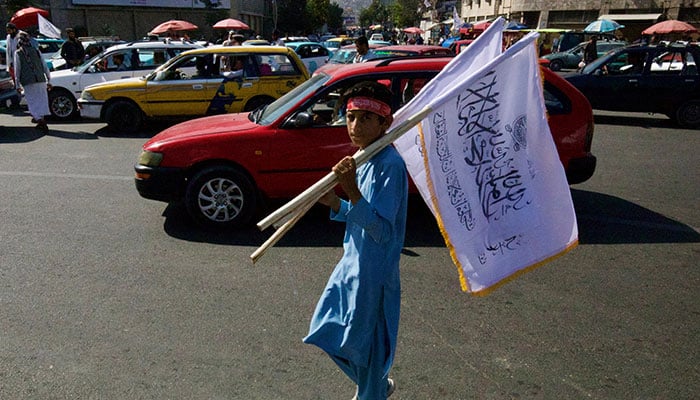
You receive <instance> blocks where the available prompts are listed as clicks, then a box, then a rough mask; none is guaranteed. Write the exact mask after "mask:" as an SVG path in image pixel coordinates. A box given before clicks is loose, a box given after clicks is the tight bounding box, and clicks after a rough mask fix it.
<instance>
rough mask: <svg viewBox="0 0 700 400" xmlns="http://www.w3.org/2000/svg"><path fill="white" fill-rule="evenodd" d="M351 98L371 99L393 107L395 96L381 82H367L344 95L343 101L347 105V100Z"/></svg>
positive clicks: (354, 86) (359, 84) (356, 85)
mask: <svg viewBox="0 0 700 400" xmlns="http://www.w3.org/2000/svg"><path fill="white" fill-rule="evenodd" d="M351 97H369V98H372V99H375V100H379V101H381V102H384V103H386V104H388V105H389V106H390V107H391V99H392V97H393V95H392V94H391V90H389V89H388V88H387V87H386V86H384V85H382V84H381V83H379V82H375V81H365V82H360V83H357V84H355V85H353V86H351V87H350V88H349V89H347V90H346V91H345V93H343V101H342V103H343V104H345V103H346V102H347V99H349V98H351Z"/></svg>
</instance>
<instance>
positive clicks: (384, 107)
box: [346, 97, 391, 118]
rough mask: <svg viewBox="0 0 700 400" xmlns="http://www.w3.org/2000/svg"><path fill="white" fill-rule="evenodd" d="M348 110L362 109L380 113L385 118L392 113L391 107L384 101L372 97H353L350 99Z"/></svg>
mask: <svg viewBox="0 0 700 400" xmlns="http://www.w3.org/2000/svg"><path fill="white" fill-rule="evenodd" d="M346 108H347V110H348V111H352V110H362V111H369V112H373V113H375V114H378V115H380V116H382V117H384V118H387V117H389V116H390V115H391V107H389V105H388V104H386V103H385V102H383V101H379V100H377V99H373V98H371V97H352V98H350V99H349V100H348V105H347V107H346Z"/></svg>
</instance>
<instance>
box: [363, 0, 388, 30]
mask: <svg viewBox="0 0 700 400" xmlns="http://www.w3.org/2000/svg"><path fill="white" fill-rule="evenodd" d="M388 20H389V11H388V10H387V9H386V7H384V5H383V4H382V3H380V2H379V0H372V4H370V5H369V7H367V8H365V9H364V10H362V11H360V25H362V26H370V25H374V24H383V23H384V22H386V21H388Z"/></svg>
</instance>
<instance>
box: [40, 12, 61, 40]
mask: <svg viewBox="0 0 700 400" xmlns="http://www.w3.org/2000/svg"><path fill="white" fill-rule="evenodd" d="M37 17H38V19H39V33H41V34H42V35H44V36H46V37H50V38H54V39H60V38H61V30H60V29H58V28H57V27H56V25H54V24H52V23H51V22H49V20H48V19H46V18H44V17H43V16H42V15H41V14H37Z"/></svg>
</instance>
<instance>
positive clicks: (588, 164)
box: [566, 153, 597, 185]
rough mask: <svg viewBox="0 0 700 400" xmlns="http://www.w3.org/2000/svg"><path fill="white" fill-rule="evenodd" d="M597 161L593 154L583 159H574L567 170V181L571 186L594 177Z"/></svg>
mask: <svg viewBox="0 0 700 400" xmlns="http://www.w3.org/2000/svg"><path fill="white" fill-rule="evenodd" d="M596 163H597V159H596V157H595V156H594V155H593V154H590V153H589V154H588V155H586V156H585V157H581V158H572V159H570V160H569V165H568V167H567V168H566V180H567V181H568V182H569V185H573V184H576V183H581V182H585V181H587V180H588V179H590V177H592V176H593V173H594V172H595V167H596Z"/></svg>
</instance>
